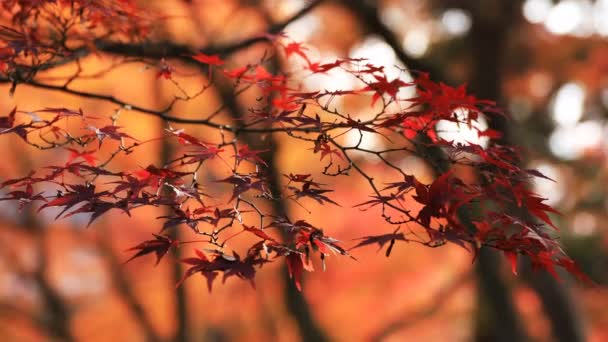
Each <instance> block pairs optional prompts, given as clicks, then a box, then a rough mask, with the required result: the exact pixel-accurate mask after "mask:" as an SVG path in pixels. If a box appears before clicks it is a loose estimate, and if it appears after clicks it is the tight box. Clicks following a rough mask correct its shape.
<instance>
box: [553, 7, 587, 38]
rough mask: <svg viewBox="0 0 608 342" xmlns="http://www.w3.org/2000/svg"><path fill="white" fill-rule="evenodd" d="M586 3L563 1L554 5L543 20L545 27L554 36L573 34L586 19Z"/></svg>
mask: <svg viewBox="0 0 608 342" xmlns="http://www.w3.org/2000/svg"><path fill="white" fill-rule="evenodd" d="M587 7H589V6H588V4H587V2H586V1H579V0H564V1H560V2H559V3H558V4H557V5H555V6H554V7H553V8H552V9H551V12H550V13H549V15H548V17H547V19H546V20H545V27H546V28H547V30H548V31H549V32H551V33H554V34H568V33H575V31H576V30H577V29H580V28H581V26H582V25H583V24H584V22H585V21H586V18H587V14H589V13H586V12H587V11H586V8H587Z"/></svg>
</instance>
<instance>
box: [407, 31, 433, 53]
mask: <svg viewBox="0 0 608 342" xmlns="http://www.w3.org/2000/svg"><path fill="white" fill-rule="evenodd" d="M430 42H431V41H430V36H429V32H428V31H427V30H424V29H414V30H410V31H408V32H407V33H406V34H405V37H403V43H402V46H403V49H404V50H405V52H406V53H407V54H408V55H410V56H412V57H414V58H419V57H422V56H424V54H425V53H426V52H427V51H428V49H429V44H430Z"/></svg>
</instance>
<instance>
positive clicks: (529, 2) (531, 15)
mask: <svg viewBox="0 0 608 342" xmlns="http://www.w3.org/2000/svg"><path fill="white" fill-rule="evenodd" d="M552 6H553V4H552V3H551V0H526V1H525V2H524V4H523V13H524V17H525V18H526V19H527V20H528V21H529V22H531V23H533V24H540V23H542V22H543V21H544V20H545V19H546V18H547V16H549V12H551V7H552Z"/></svg>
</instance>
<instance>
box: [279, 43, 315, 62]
mask: <svg viewBox="0 0 608 342" xmlns="http://www.w3.org/2000/svg"><path fill="white" fill-rule="evenodd" d="M284 49H285V55H286V56H287V58H289V56H291V55H293V54H296V55H298V56H300V57H302V58H303V59H304V60H305V61H306V62H307V63H308V64H310V60H309V59H308V56H306V53H304V51H306V50H308V49H307V48H306V47H304V46H302V43H298V42H291V43H289V44H287V45H286V46H284Z"/></svg>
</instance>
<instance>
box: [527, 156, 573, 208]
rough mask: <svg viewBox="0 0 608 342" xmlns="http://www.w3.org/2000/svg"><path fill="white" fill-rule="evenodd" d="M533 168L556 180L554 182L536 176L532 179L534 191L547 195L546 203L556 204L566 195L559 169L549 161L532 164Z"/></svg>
mask: <svg viewBox="0 0 608 342" xmlns="http://www.w3.org/2000/svg"><path fill="white" fill-rule="evenodd" d="M532 168H533V169H536V170H538V171H540V172H541V173H542V174H543V175H545V176H547V177H549V178H551V179H553V180H554V181H555V182H553V181H550V180H548V179H544V178H539V177H534V178H533V180H532V185H533V188H534V192H536V193H539V194H543V196H545V197H547V200H546V201H545V203H546V204H548V205H556V204H557V203H559V201H561V200H562V198H563V197H564V195H565V190H566V189H565V187H564V182H563V181H561V179H560V178H561V175H560V172H559V169H558V168H556V167H555V166H554V165H552V164H549V163H541V164H538V165H532Z"/></svg>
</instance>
